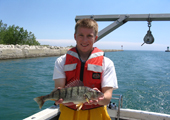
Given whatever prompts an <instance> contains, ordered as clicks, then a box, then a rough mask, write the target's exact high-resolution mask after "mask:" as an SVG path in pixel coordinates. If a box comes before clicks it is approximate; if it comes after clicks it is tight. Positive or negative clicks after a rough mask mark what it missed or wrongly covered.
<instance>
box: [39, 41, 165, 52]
mask: <svg viewBox="0 0 170 120" xmlns="http://www.w3.org/2000/svg"><path fill="white" fill-rule="evenodd" d="M37 41H39V42H40V44H41V45H51V46H62V47H66V46H70V45H73V46H75V45H76V41H75V40H74V39H37ZM141 44H142V42H124V41H122V42H118V41H98V42H97V43H95V44H94V46H95V47H98V48H100V49H121V46H122V45H123V49H124V50H161V51H164V50H166V48H167V45H165V44H157V43H153V44H144V45H143V46H141Z"/></svg>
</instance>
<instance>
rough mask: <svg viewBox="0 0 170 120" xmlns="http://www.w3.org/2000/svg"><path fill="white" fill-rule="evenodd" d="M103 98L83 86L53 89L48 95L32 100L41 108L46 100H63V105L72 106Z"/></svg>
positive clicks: (100, 94) (100, 93)
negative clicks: (69, 103) (70, 104)
mask: <svg viewBox="0 0 170 120" xmlns="http://www.w3.org/2000/svg"><path fill="white" fill-rule="evenodd" d="M101 96H103V93H102V92H99V91H96V90H94V89H91V88H89V87H85V86H76V87H68V88H63V89H55V90H54V91H52V92H51V93H50V94H48V95H45V96H40V97H37V98H34V100H35V101H36V102H37V103H38V105H39V108H40V109H41V107H42V106H43V104H44V102H45V101H47V100H54V101H56V100H59V99H63V103H68V102H73V103H74V104H80V103H85V102H86V100H87V99H88V100H96V99H98V98H99V97H101Z"/></svg>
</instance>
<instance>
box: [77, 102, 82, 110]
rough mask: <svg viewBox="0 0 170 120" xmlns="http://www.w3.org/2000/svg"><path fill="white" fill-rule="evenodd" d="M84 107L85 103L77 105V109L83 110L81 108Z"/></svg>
mask: <svg viewBox="0 0 170 120" xmlns="http://www.w3.org/2000/svg"><path fill="white" fill-rule="evenodd" d="M82 107H83V103H79V104H77V105H76V108H77V111H79V110H81V108H82Z"/></svg>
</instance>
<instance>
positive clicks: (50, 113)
mask: <svg viewBox="0 0 170 120" xmlns="http://www.w3.org/2000/svg"><path fill="white" fill-rule="evenodd" d="M59 113H60V110H59V107H55V106H52V107H49V108H47V109H45V110H42V111H40V112H38V113H36V114H34V115H31V116H29V117H27V118H25V119H24V120H52V119H53V118H54V117H56V116H57V115H59ZM108 113H109V115H110V117H111V118H112V120H115V118H117V114H118V110H117V109H113V110H111V109H108ZM120 119H123V120H170V115H168V114H162V113H156V112H148V111H142V110H133V109H122V108H121V109H120Z"/></svg>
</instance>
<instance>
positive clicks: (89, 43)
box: [74, 27, 98, 54]
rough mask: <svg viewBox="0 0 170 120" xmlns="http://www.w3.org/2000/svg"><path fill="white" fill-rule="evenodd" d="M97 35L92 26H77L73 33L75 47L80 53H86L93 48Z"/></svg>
mask: <svg viewBox="0 0 170 120" xmlns="http://www.w3.org/2000/svg"><path fill="white" fill-rule="evenodd" d="M97 38H98V36H96V35H95V32H94V30H93V29H92V28H85V27H78V28H77V33H75V34H74V39H75V40H76V43H77V49H78V51H79V52H80V54H81V53H88V54H89V52H91V51H92V50H93V44H94V43H95V41H96V40H97Z"/></svg>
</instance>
